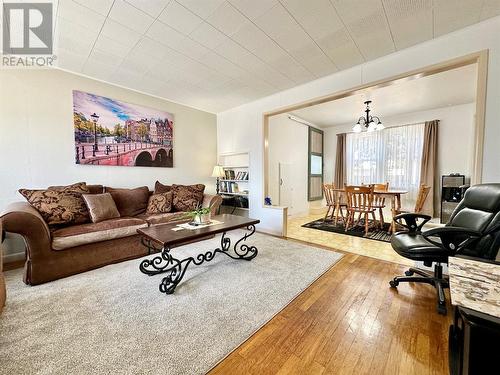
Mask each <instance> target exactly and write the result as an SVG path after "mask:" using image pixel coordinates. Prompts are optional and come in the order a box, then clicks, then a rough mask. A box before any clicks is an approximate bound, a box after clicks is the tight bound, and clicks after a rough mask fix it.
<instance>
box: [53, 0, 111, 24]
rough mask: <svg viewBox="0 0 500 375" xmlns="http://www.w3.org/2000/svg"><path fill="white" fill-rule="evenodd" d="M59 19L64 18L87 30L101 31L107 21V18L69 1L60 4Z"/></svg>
mask: <svg viewBox="0 0 500 375" xmlns="http://www.w3.org/2000/svg"><path fill="white" fill-rule="evenodd" d="M57 17H58V18H64V19H65V20H67V21H70V22H72V23H74V24H77V25H80V26H83V27H85V28H87V29H96V30H99V29H100V28H101V27H102V25H103V23H104V21H105V20H106V17H105V16H103V15H101V14H99V13H97V12H96V11H94V10H92V9H90V8H87V7H85V6H83V5H80V4H78V3H75V2H74V1H68V0H66V1H61V2H60V4H59V7H58V10H57Z"/></svg>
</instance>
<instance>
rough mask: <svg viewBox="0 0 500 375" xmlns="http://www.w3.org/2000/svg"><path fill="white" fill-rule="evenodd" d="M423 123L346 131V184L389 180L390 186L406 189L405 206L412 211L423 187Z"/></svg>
mask: <svg viewBox="0 0 500 375" xmlns="http://www.w3.org/2000/svg"><path fill="white" fill-rule="evenodd" d="M424 126H425V124H424V123H421V124H415V125H405V126H398V127H390V128H386V129H384V130H381V131H375V132H371V133H367V132H364V133H351V134H347V142H346V143H347V144H346V169H347V183H348V184H349V185H361V184H362V183H364V184H374V183H385V182H389V188H390V189H394V190H407V191H408V194H404V195H402V196H401V200H402V206H403V208H405V209H408V210H413V209H414V206H415V202H416V200H417V194H418V189H419V186H420V167H421V161H422V149H423V140H424Z"/></svg>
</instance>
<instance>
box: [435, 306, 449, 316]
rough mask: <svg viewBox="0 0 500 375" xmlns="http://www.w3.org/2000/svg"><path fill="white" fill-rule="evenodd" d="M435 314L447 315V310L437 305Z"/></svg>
mask: <svg viewBox="0 0 500 375" xmlns="http://www.w3.org/2000/svg"><path fill="white" fill-rule="evenodd" d="M437 312H438V314H441V315H447V314H448V310H447V309H446V306H444V305H439V304H438V305H437Z"/></svg>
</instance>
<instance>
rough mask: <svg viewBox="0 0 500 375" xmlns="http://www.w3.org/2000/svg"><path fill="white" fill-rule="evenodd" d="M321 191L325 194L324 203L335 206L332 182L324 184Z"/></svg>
mask: <svg viewBox="0 0 500 375" xmlns="http://www.w3.org/2000/svg"><path fill="white" fill-rule="evenodd" d="M323 193H324V194H325V199H326V205H327V206H335V202H336V194H335V185H334V184H324V185H323Z"/></svg>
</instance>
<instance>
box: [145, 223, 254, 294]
mask: <svg viewBox="0 0 500 375" xmlns="http://www.w3.org/2000/svg"><path fill="white" fill-rule="evenodd" d="M212 220H214V221H215V220H216V221H220V222H221V224H216V225H210V226H206V227H203V228H199V229H182V230H178V231H174V230H173V229H174V228H176V227H177V225H178V224H179V223H175V224H164V225H155V226H152V227H149V228H144V229H138V230H137V232H138V233H139V234H141V235H142V237H143V238H142V243H143V244H144V246H146V247H147V248H148V249H149V250H150V251H151V249H153V250H155V251H161V254H160V255H158V256H155V257H154V258H151V259H145V260H143V261H142V262H141V264H140V266H139V269H140V270H141V272H142V273H145V274H146V275H149V276H153V275H158V274H160V273H167V276H166V277H164V278H163V279H162V281H161V283H160V292H162V293H166V294H172V293H173V292H174V290H175V288H176V286H177V285H179V283H180V282H181V280H182V278H183V277H184V274H185V273H186V270H187V268H188V267H189V265H190V264H191V263H193V264H194V265H197V266H199V265H201V264H203V263H204V262H210V261H211V260H212V259H214V257H215V254H217V253H222V254H226V255H227V256H228V257H230V258H233V259H237V260H252V259H253V258H255V257H256V256H257V252H258V251H257V248H256V247H255V246H250V245H248V244H247V243H246V240H247V239H248V237H250V236H251V235H252V234H254V233H255V224H258V223H260V220H256V219H249V218H246V217H242V216H236V215H218V216H215V217H213V218H212ZM242 228H243V229H245V230H246V233H245V234H244V235H243V237H241V238H240V239H239V240H237V241H236V242H235V243H234V245H232V246H231V239H230V238H229V237H227V235H226V234H227V232H229V231H232V230H235V229H242ZM220 233H222V237H221V241H220V247H218V248H216V249H214V250H209V251H207V252H205V253H201V254H198V255H197V256H196V257H189V258H185V259H176V258H174V257H173V256H172V255H171V254H170V250H171V249H172V248H174V247H176V246H180V245H183V244H186V243H189V242H195V241H196V240H201V239H204V238H206V237H209V236H212V235H215V234H220ZM155 245H156V246H155ZM157 246H159V247H157Z"/></svg>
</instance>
